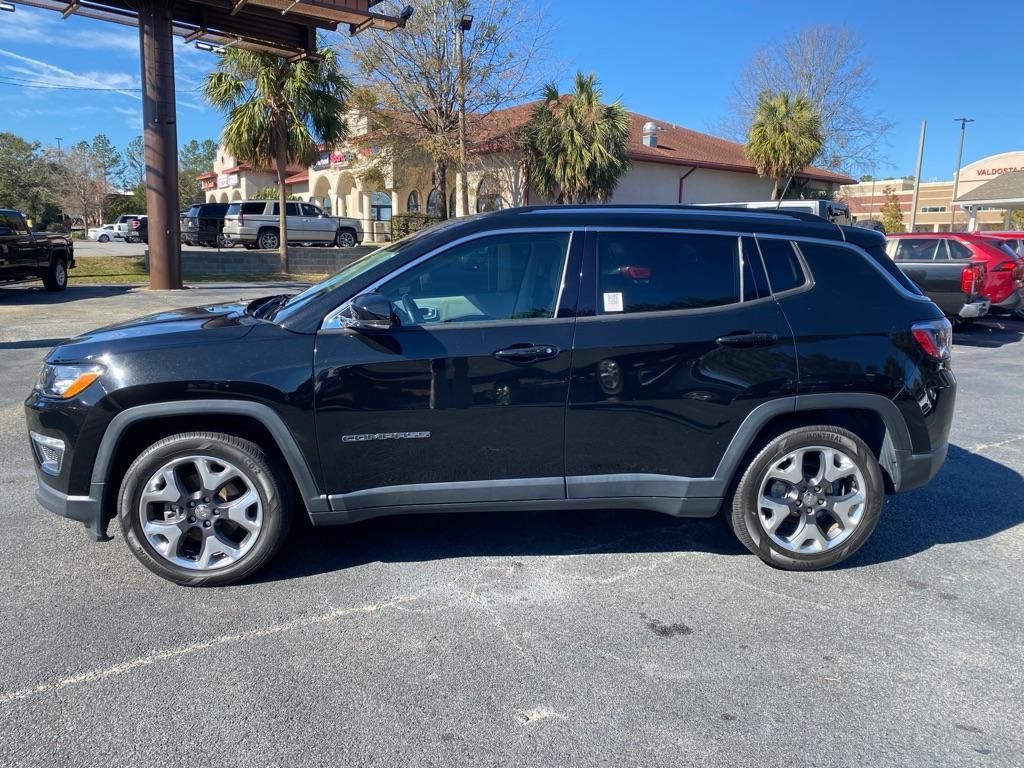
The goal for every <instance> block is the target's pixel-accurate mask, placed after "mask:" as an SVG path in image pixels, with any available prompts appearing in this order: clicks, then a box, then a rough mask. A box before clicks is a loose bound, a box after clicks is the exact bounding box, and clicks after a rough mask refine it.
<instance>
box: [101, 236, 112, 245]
mask: <svg viewBox="0 0 1024 768" xmlns="http://www.w3.org/2000/svg"><path fill="white" fill-rule="evenodd" d="M99 240H100V242H101V243H109V242H110V238H109V237H108V236H107V235H100V237H99Z"/></svg>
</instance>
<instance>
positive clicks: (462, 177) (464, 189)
mask: <svg viewBox="0 0 1024 768" xmlns="http://www.w3.org/2000/svg"><path fill="white" fill-rule="evenodd" d="M472 26H473V17H472V16H471V15H469V14H468V13H466V14H463V15H462V18H461V19H459V25H458V27H456V28H455V35H456V37H457V38H458V41H457V42H458V48H459V51H458V55H459V175H458V186H459V200H461V201H462V215H463V216H468V215H469V183H468V180H467V178H466V58H465V55H464V54H463V43H464V42H465V39H466V33H467V32H469V30H470V29H471V28H472ZM452 213H454V211H453V212H452Z"/></svg>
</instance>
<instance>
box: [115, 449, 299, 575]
mask: <svg viewBox="0 0 1024 768" xmlns="http://www.w3.org/2000/svg"><path fill="white" fill-rule="evenodd" d="M282 476H283V474H282V470H280V469H278V468H276V467H273V466H272V462H271V460H270V459H269V458H268V457H267V456H266V454H265V453H264V452H263V451H262V450H260V448H259V447H257V446H256V445H255V444H254V443H252V442H250V441H248V440H243V439H241V438H238V437H234V436H232V435H225V434H220V433H216V432H195V433H187V434H180V435H172V436H171V437H167V438H164V439H163V440H161V441H159V442H157V443H155V444H154V445H151V446H150V447H149V448H147V449H146V450H145V451H143V452H142V455H140V456H139V458H138V459H136V460H135V462H134V463H133V464H132V466H131V467H129V469H128V471H127V472H126V473H125V477H124V482H123V483H122V485H121V494H120V499H119V504H118V514H119V517H120V522H121V530H122V532H123V533H124V536H125V540H126V541H127V542H128V545H129V547H130V548H131V550H132V552H133V553H134V554H135V556H136V557H137V558H138V559H139V560H140V561H141V562H142V563H143V564H144V565H145V566H146V567H147V568H149V569H150V570H151V571H153V572H154V573H156V574H158V575H159V576H162V577H163V578H165V579H169V580H170V581H175V582H177V583H179V584H190V585H193V586H220V585H224V584H230V583H232V582H235V581H239V580H241V579H243V578H245V577H247V576H249V575H251V574H252V573H254V572H255V571H256V570H257V569H259V568H260V567H262V566H263V565H264V564H266V562H267V561H269V560H270V558H271V557H272V556H273V554H274V552H276V551H277V549H278V547H279V546H280V544H281V542H282V541H283V539H284V535H285V533H286V532H287V529H288V524H289V521H290V508H289V504H288V503H287V501H286V499H285V497H284V494H286V493H287V489H288V487H289V486H288V485H287V483H283V482H281V481H279V480H278V478H279V477H282Z"/></svg>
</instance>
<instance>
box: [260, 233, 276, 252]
mask: <svg viewBox="0 0 1024 768" xmlns="http://www.w3.org/2000/svg"><path fill="white" fill-rule="evenodd" d="M256 245H257V247H259V248H262V249H264V250H266V251H273V250H275V249H277V248H278V247H280V245H281V238H280V237H279V236H278V234H277V232H276V231H275V230H273V229H266V230H264V231H262V232H260V234H259V237H257V238H256Z"/></svg>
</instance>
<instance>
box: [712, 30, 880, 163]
mask: <svg viewBox="0 0 1024 768" xmlns="http://www.w3.org/2000/svg"><path fill="white" fill-rule="evenodd" d="M873 85H874V82H873V81H872V79H871V74H870V61H869V59H868V58H867V57H866V55H865V54H864V51H863V48H862V46H861V43H860V39H859V38H858V37H857V35H856V34H855V33H854V32H853V31H852V30H851V29H849V28H848V27H836V26H830V25H818V26H811V27H804V28H803V29H800V30H798V31H796V32H793V33H791V34H790V35H788V36H787V37H786V38H785V39H784V40H782V41H781V42H780V43H778V44H774V45H771V46H769V47H766V48H762V49H760V50H758V51H756V52H755V53H754V56H753V58H752V59H751V60H750V62H749V63H748V64H747V67H746V68H745V69H744V71H743V74H742V75H741V76H740V80H739V82H738V83H736V85H735V89H734V93H733V96H732V98H731V99H730V103H729V108H730V116H729V118H728V119H727V121H726V122H725V124H724V125H723V126H721V130H722V131H723V132H725V133H726V134H727V135H729V136H731V137H732V138H734V139H735V140H736V141H743V140H744V138H745V136H746V133H747V130H748V128H749V126H750V123H751V120H752V118H753V115H754V112H755V111H756V109H757V103H758V97H759V95H760V94H761V93H763V92H764V91H770V92H772V93H780V92H790V93H792V94H794V95H797V96H804V97H806V98H807V99H808V101H810V102H811V104H812V106H813V107H814V108H815V110H816V111H817V112H818V113H819V114H820V115H821V127H822V132H823V134H824V139H825V143H824V146H823V148H822V151H821V154H820V155H819V160H818V162H819V164H821V165H824V166H826V167H828V168H830V169H832V170H836V171H843V172H846V173H850V174H856V173H859V172H863V171H870V170H872V169H874V168H875V167H876V166H877V165H878V163H879V162H881V160H882V158H881V157H880V150H881V145H882V143H883V141H884V138H885V134H886V133H887V132H888V130H889V129H890V128H891V127H892V123H891V122H889V121H887V120H886V119H885V118H884V116H883V115H882V113H880V112H873V111H870V109H869V108H868V106H867V104H866V101H867V97H868V94H869V93H870V92H871V88H872V86H873Z"/></svg>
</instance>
